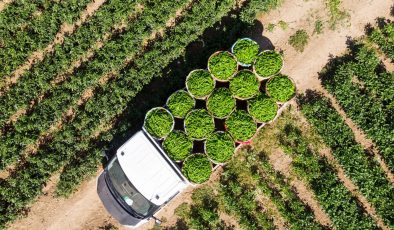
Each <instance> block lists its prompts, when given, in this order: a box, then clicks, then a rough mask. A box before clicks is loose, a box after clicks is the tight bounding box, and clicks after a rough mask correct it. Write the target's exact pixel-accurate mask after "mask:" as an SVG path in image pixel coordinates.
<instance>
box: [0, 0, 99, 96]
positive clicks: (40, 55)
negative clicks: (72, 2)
mask: <svg viewBox="0 0 394 230" xmlns="http://www.w3.org/2000/svg"><path fill="white" fill-rule="evenodd" d="M105 1H106V0H93V1H92V2H91V3H89V4H88V5H87V6H86V9H85V10H84V11H83V12H82V13H81V14H80V17H79V19H78V20H77V21H76V22H74V23H73V24H71V25H70V24H68V23H66V22H65V23H63V24H62V25H61V26H60V29H59V32H58V33H57V34H56V35H55V38H54V39H53V41H52V42H51V43H50V44H48V45H47V47H45V48H44V49H43V50H37V51H35V52H33V53H32V54H31V55H30V56H29V57H28V58H27V60H26V62H25V63H23V64H22V65H21V66H19V67H17V69H15V70H14V71H13V73H12V74H11V75H9V76H6V77H5V78H4V80H2V81H4V82H2V84H1V86H2V87H1V88H0V93H1V94H0V95H2V94H4V93H6V92H7V91H8V89H9V88H10V87H11V86H12V85H14V84H15V83H16V82H17V81H18V79H19V78H20V77H21V76H22V75H23V73H25V72H26V71H28V70H29V69H31V67H32V66H33V65H34V64H35V63H37V62H39V61H42V60H43V59H44V57H45V55H46V54H48V53H52V52H53V51H54V47H55V45H58V44H62V43H63V41H64V37H65V36H68V35H70V34H72V33H73V32H74V31H75V30H76V29H77V28H78V27H80V26H81V25H82V24H83V23H84V22H85V21H86V20H88V19H89V18H90V17H91V16H92V15H93V14H94V13H95V12H96V11H97V10H98V9H99V8H100V7H101V5H103V4H104V3H105ZM0 6H1V5H0Z"/></svg>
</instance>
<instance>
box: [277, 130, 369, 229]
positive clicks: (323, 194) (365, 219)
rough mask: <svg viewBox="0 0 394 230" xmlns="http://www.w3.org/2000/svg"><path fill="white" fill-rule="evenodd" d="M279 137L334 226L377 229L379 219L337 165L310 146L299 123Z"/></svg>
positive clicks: (296, 170)
mask: <svg viewBox="0 0 394 230" xmlns="http://www.w3.org/2000/svg"><path fill="white" fill-rule="evenodd" d="M279 141H280V144H281V146H282V148H283V149H284V150H285V152H286V153H288V154H291V155H292V158H293V163H292V165H293V167H294V172H296V173H297V174H298V175H299V176H301V177H302V178H303V179H304V180H305V181H306V182H307V183H308V185H309V187H310V188H311V190H312V191H313V193H314V194H315V195H316V199H317V200H318V202H319V203H320V204H321V206H322V208H323V209H324V211H325V212H326V213H327V214H328V215H329V217H330V219H331V221H332V224H333V226H334V227H336V228H337V229H376V223H374V221H373V220H372V218H371V217H370V216H368V214H367V212H366V211H365V210H364V209H363V207H362V206H361V204H359V202H358V201H357V199H356V198H355V197H354V196H353V195H352V194H351V193H350V192H349V190H348V189H347V188H346V187H345V186H344V185H343V183H342V182H341V180H340V179H339V178H338V174H337V172H336V171H335V169H334V168H333V167H332V166H331V165H330V164H329V163H328V161H327V159H326V158H324V157H320V156H319V154H318V153H317V152H315V151H314V150H313V149H312V148H311V146H310V142H311V140H309V139H308V138H307V137H306V136H305V135H304V134H303V133H302V132H301V130H300V129H299V128H298V127H296V126H294V125H292V124H289V123H287V124H285V125H284V126H283V127H281V132H280V133H279Z"/></svg>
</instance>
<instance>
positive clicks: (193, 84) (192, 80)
mask: <svg viewBox="0 0 394 230" xmlns="http://www.w3.org/2000/svg"><path fill="white" fill-rule="evenodd" d="M186 87H187V90H188V91H189V93H190V94H191V95H193V96H194V97H196V98H204V97H206V96H208V95H209V94H210V93H211V92H212V90H213V89H214V88H215V81H214V80H213V78H212V76H211V74H210V73H209V72H208V71H207V70H193V71H192V72H190V74H189V75H188V77H187V79H186Z"/></svg>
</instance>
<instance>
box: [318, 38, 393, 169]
mask: <svg viewBox="0 0 394 230" xmlns="http://www.w3.org/2000/svg"><path fill="white" fill-rule="evenodd" d="M386 40H387V41H388V42H389V41H390V38H388V37H387V38H386ZM391 40H392V39H391ZM391 47H394V45H393V46H391ZM320 77H321V79H322V83H323V86H324V87H325V88H326V89H327V90H328V91H329V92H330V93H331V94H333V95H334V96H335V97H336V99H337V100H338V102H339V103H340V105H341V107H342V108H343V109H344V110H345V112H346V114H347V115H348V116H349V117H350V118H351V119H352V120H353V121H354V122H355V123H356V124H357V125H358V126H359V127H360V128H361V129H362V130H363V131H364V132H365V133H366V134H367V136H368V137H369V138H370V139H372V140H373V141H374V143H375V144H376V146H377V147H378V149H379V152H380V154H381V155H382V157H383V159H384V161H385V162H386V164H387V166H388V167H389V169H390V170H391V171H392V172H393V171H394V157H393V154H392V153H393V151H394V140H393V136H394V130H393V128H392V127H393V126H394V112H393V111H394V110H393V108H394V93H393V92H394V74H393V72H391V73H390V72H387V71H386V70H385V68H384V66H382V65H381V63H380V59H379V57H378V54H377V52H376V51H375V50H374V49H373V48H371V47H369V46H368V45H366V44H365V43H363V42H362V41H358V42H356V43H355V44H354V45H353V47H352V50H351V52H350V54H349V55H346V56H344V57H341V58H338V59H334V60H333V61H332V62H331V63H330V64H329V65H328V66H327V68H326V69H325V70H324V71H323V72H322V73H321V76H320Z"/></svg>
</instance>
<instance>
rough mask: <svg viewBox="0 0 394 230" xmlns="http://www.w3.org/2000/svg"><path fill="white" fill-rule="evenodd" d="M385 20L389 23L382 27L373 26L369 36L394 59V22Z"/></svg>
mask: <svg viewBox="0 0 394 230" xmlns="http://www.w3.org/2000/svg"><path fill="white" fill-rule="evenodd" d="M384 22H385V23H387V24H386V25H384V26H383V28H381V29H380V28H373V29H372V32H371V34H370V35H369V36H368V38H369V39H370V40H371V41H372V42H374V43H376V44H377V45H378V46H379V48H380V49H381V50H382V51H383V52H384V53H385V54H386V55H387V56H388V57H389V58H390V59H391V60H394V32H393V31H394V29H393V28H394V23H393V22H391V23H390V22H386V21H384Z"/></svg>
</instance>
